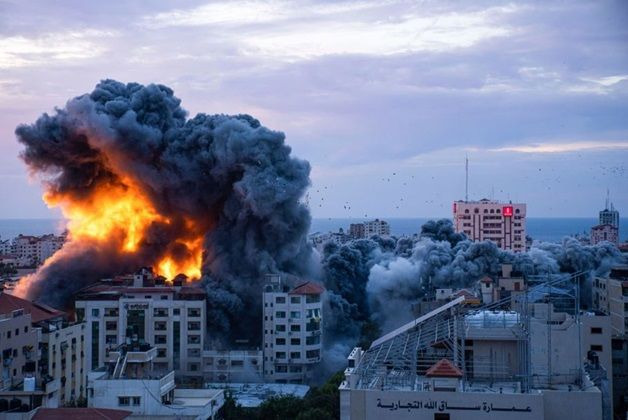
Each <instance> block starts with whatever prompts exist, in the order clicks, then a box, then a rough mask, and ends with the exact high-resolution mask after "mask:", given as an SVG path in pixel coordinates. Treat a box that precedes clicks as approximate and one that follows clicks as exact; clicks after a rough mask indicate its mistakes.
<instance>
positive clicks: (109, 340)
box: [105, 334, 118, 344]
mask: <svg viewBox="0 0 628 420" xmlns="http://www.w3.org/2000/svg"><path fill="white" fill-rule="evenodd" d="M117 342H118V338H117V337H116V336H115V335H111V334H110V335H106V336H105V343H107V344H116V343H117Z"/></svg>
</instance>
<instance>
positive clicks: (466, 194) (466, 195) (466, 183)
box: [464, 155, 469, 203]
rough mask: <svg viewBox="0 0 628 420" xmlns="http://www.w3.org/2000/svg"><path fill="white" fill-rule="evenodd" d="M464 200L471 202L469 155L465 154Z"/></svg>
mask: <svg viewBox="0 0 628 420" xmlns="http://www.w3.org/2000/svg"><path fill="white" fill-rule="evenodd" d="M464 172H465V176H464V201H465V203H467V202H469V156H468V155H467V156H465V159H464Z"/></svg>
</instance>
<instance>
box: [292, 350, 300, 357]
mask: <svg viewBox="0 0 628 420" xmlns="http://www.w3.org/2000/svg"><path fill="white" fill-rule="evenodd" d="M290 358H291V359H300V358H301V352H300V351H293V352H290Z"/></svg>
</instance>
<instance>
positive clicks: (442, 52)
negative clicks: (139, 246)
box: [0, 1, 628, 218]
mask: <svg viewBox="0 0 628 420" xmlns="http://www.w3.org/2000/svg"><path fill="white" fill-rule="evenodd" d="M151 5H152V7H151V8H150V9H147V8H144V7H143V8H140V7H136V5H134V4H130V5H124V4H118V3H111V4H101V5H94V4H83V3H80V2H68V3H67V6H69V7H59V8H49V7H44V6H43V3H42V4H40V3H38V2H29V3H28V4H24V3H20V2H5V3H3V4H2V6H0V7H1V10H2V13H1V14H0V19H1V21H2V25H0V28H2V29H0V39H1V40H0V69H2V76H1V77H0V85H1V86H2V93H0V167H1V168H2V171H1V174H2V176H1V177H0V190H1V191H2V193H3V194H4V195H5V196H8V197H11V205H5V206H2V208H1V209H0V218H15V217H17V218H34V217H37V218H42V217H43V218H48V217H59V216H60V213H59V212H58V211H56V210H52V211H51V210H49V209H47V208H46V206H45V204H44V203H43V201H42V200H41V193H42V190H41V188H40V185H39V182H38V181H37V180H30V181H29V177H28V173H27V169H26V166H25V165H24V164H23V163H22V162H21V161H20V160H19V159H18V157H17V155H18V153H19V151H20V150H21V149H22V147H21V146H20V145H19V144H18V142H17V141H16V140H15V135H14V133H13V131H14V130H15V127H16V126H17V125H18V124H21V123H30V122H32V121H34V119H36V118H37V116H39V115H40V114H41V113H43V112H48V113H50V112H52V110H53V108H54V107H63V106H64V104H65V103H66V101H67V100H69V99H70V98H72V97H75V96H77V95H81V94H84V93H86V92H89V91H91V89H92V88H93V86H94V85H96V83H98V81H99V80H101V79H105V78H116V79H118V80H121V81H125V82H140V83H151V82H155V83H163V84H166V85H168V86H171V87H172V88H173V89H174V90H175V95H176V96H177V97H179V98H180V99H181V100H182V103H183V104H184V107H185V108H186V109H187V110H188V112H189V115H194V114H195V113H196V112H199V111H204V112H209V113H229V114H238V113H249V114H251V115H253V116H254V117H256V118H258V119H260V121H261V122H262V124H264V125H265V126H267V127H269V128H271V129H273V130H278V131H283V132H284V133H285V134H286V137H287V143H288V144H289V145H290V146H291V147H292V148H293V151H294V154H295V155H296V156H297V157H299V158H300V159H305V160H308V161H309V162H310V164H311V165H312V173H311V179H312V186H311V188H310V189H309V202H310V207H311V209H312V216H313V217H315V218H327V217H355V218H364V217H366V216H365V215H368V217H377V216H379V217H422V216H430V217H439V216H440V217H442V216H446V217H450V216H451V203H452V201H454V200H458V199H462V198H464V159H465V156H467V155H468V156H469V160H470V188H469V194H470V198H473V199H481V198H485V197H487V198H495V199H499V200H503V201H507V200H512V201H517V202H525V203H527V204H528V205H529V214H530V217H551V216H558V215H561V216H570V217H594V216H595V215H596V214H597V212H598V211H599V210H600V209H601V207H602V205H603V203H604V199H605V195H606V189H607V188H609V189H610V190H611V199H612V201H613V202H614V204H615V207H616V208H617V209H618V210H619V211H620V212H623V211H625V209H627V208H628V195H626V194H622V191H625V190H626V187H627V186H628V182H627V176H628V174H627V172H626V167H625V162H626V161H627V158H628V136H627V133H628V121H626V119H625V111H626V109H627V105H628V90H627V88H626V87H627V86H628V74H627V73H626V68H628V65H627V64H628V51H627V49H626V48H625V45H628V43H627V42H626V41H627V40H628V31H627V30H626V29H625V27H624V26H625V25H623V22H624V21H625V18H626V16H627V15H628V8H626V6H625V5H622V4H620V3H614V2H580V3H578V4H569V5H566V4H558V3H555V4H553V5H551V7H547V5H543V6H541V5H538V4H534V3H517V4H511V3H501V4H494V3H490V4H489V3H474V4H473V5H465V6H461V5H460V4H457V3H443V2H438V3H436V2H421V3H410V2H404V1H390V2H385V3H381V2H377V3H376V2H340V3H335V4H327V3H322V2H320V3H317V2H313V1H310V2H303V3H301V4H300V5H294V4H292V3H286V2H277V1H271V2H263V3H248V2H230V3H228V4H219V3H203V2H196V1H189V2H184V3H178V4H177V7H176V8H175V7H174V6H172V5H170V4H169V3H167V2H153V3H152V4H151ZM236 17H237V18H236ZM576 28H577V29H576ZM558 193H559V194H558ZM373 197H377V198H378V199H377V200H373Z"/></svg>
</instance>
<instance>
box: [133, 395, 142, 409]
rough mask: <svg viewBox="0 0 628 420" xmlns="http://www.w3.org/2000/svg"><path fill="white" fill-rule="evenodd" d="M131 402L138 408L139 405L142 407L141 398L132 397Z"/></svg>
mask: <svg viewBox="0 0 628 420" xmlns="http://www.w3.org/2000/svg"><path fill="white" fill-rule="evenodd" d="M131 400H132V401H133V405H134V406H136V407H137V406H138V405H140V401H141V399H140V397H131Z"/></svg>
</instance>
